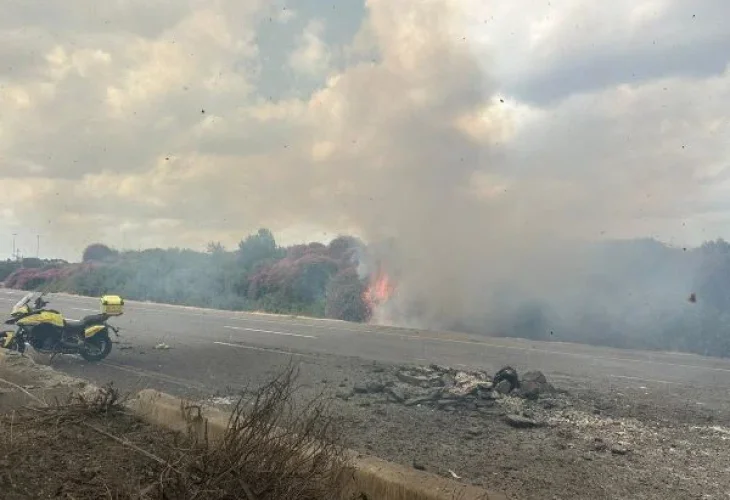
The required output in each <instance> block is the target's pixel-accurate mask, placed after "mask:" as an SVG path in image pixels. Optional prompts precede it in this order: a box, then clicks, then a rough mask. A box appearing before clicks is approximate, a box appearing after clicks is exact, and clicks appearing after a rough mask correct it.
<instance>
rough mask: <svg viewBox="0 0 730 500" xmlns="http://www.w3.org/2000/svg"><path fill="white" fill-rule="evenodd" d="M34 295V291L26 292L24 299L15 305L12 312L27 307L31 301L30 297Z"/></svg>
mask: <svg viewBox="0 0 730 500" xmlns="http://www.w3.org/2000/svg"><path fill="white" fill-rule="evenodd" d="M33 295H35V294H34V293H33V292H29V293H27V294H25V296H24V297H23V298H22V299H20V300H19V301H18V302H17V304H15V305H14V306H13V309H12V312H15V311H17V310H19V309H21V308H23V307H25V306H26V305H28V304H29V303H30V299H32V298H33Z"/></svg>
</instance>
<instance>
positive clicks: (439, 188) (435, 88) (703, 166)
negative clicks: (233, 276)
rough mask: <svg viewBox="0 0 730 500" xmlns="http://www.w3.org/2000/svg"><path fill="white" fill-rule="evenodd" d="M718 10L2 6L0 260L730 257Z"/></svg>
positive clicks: (349, 2) (467, 0) (420, 261)
mask: <svg viewBox="0 0 730 500" xmlns="http://www.w3.org/2000/svg"><path fill="white" fill-rule="evenodd" d="M729 15H730V3H728V2H727V1H726V0H696V1H694V2H687V1H680V0H645V1H642V2H636V1H628V0H614V1H612V2H583V1H578V0H550V1H542V0H540V1H538V0H510V1H508V2H507V1H498V0H396V1H394V0H367V1H363V0H361V1H357V0H340V1H337V2H334V1H332V2H323V1H316V0H298V1H291V2H284V1H278V0H277V1H265V0H246V1H241V0H236V1H234V0H206V1H202V0H189V1H181V0H145V1H142V0H128V1H127V0H113V1H105V2H98V1H92V0H75V1H74V2H62V1H60V0H50V1H49V0H46V1H41V0H4V1H3V2H2V15H0V186H2V188H3V189H2V196H3V199H4V203H3V204H2V206H0V256H3V257H4V256H5V255H7V256H9V255H10V254H11V251H12V240H13V236H12V235H13V234H14V233H15V234H17V239H16V244H17V246H18V247H19V248H20V249H21V251H22V252H23V253H24V254H25V255H26V256H30V255H35V253H36V243H37V235H40V242H41V243H40V255H41V257H62V258H66V259H70V260H78V259H79V257H80V254H81V252H82V250H83V248H84V247H85V246H86V245H88V244H89V243H92V242H97V241H100V242H105V243H107V244H109V245H112V246H115V247H119V248H128V249H137V248H146V247H153V246H160V247H173V246H178V247H190V248H195V249H200V250H203V249H205V246H206V244H207V243H208V242H209V241H221V242H222V243H224V244H225V245H226V246H228V247H229V248H232V247H234V246H235V245H236V243H237V242H238V241H239V240H240V239H241V238H242V237H244V236H245V235H246V234H248V233H250V232H253V231H255V230H256V229H257V228H259V227H262V226H264V227H268V228H270V229H272V230H273V231H274V233H275V234H276V235H277V237H278V239H279V241H281V242H282V243H292V242H296V241H301V240H311V239H327V238H331V237H334V236H336V235H337V234H340V233H349V234H356V235H359V236H361V237H363V238H364V239H366V240H368V241H376V240H381V239H384V238H392V237H396V238H399V239H400V240H402V241H403V242H404V243H403V245H402V248H403V253H402V255H408V256H409V257H408V258H409V259H413V260H414V262H415V264H413V268H414V269H416V268H420V269H424V268H427V267H429V266H431V267H433V265H434V264H433V263H434V262H435V261H437V260H438V261H439V262H443V261H444V260H445V259H446V258H447V257H449V256H453V255H454V254H455V253H457V254H458V255H460V256H461V257H460V258H459V260H463V261H468V262H471V263H475V262H479V259H480V258H482V257H484V256H486V255H487V254H488V257H489V258H490V259H492V258H494V259H498V258H499V259H502V260H501V262H505V261H509V265H511V266H513V267H520V266H522V264H523V263H524V259H525V258H527V254H525V253H519V251H518V253H519V255H520V256H521V257H520V258H517V257H515V258H514V259H511V258H512V257H514V256H515V255H516V254H515V252H516V251H517V250H516V249H521V248H524V247H526V246H533V247H534V246H536V245H539V246H541V247H542V248H544V247H549V248H550V249H552V250H553V251H555V252H557V251H558V250H559V248H561V247H560V245H559V244H557V243H554V242H556V241H568V240H572V239H574V238H580V239H592V238H593V239H600V238H627V237H656V238H659V239H661V240H662V241H666V242H669V243H672V244H677V245H688V244H690V245H694V244H698V243H700V242H702V241H703V240H707V239H714V238H717V237H725V238H728V237H730V225H729V222H730V176H729V174H730V168H729V167H730V140H728V139H729V138H730V66H729V64H730V31H728V30H727V29H726V20H727V19H728V17H729ZM496 242H499V243H496ZM547 242H549V243H547ZM485 248H489V251H488V252H486V251H485ZM424 249H428V250H424ZM485 252H486V253H485ZM510 259H511V260H510ZM508 267H509V266H508ZM442 272H443V276H447V277H454V279H460V280H463V279H467V278H468V273H465V272H464V269H463V268H459V269H457V264H445V265H444V266H443V271H442Z"/></svg>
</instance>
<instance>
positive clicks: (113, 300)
mask: <svg viewBox="0 0 730 500" xmlns="http://www.w3.org/2000/svg"><path fill="white" fill-rule="evenodd" d="M101 312H102V314H108V315H109V316H121V315H122V314H124V299H123V298H121V297H120V296H119V295H104V296H103V297H102V298H101Z"/></svg>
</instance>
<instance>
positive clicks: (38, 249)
mask: <svg viewBox="0 0 730 500" xmlns="http://www.w3.org/2000/svg"><path fill="white" fill-rule="evenodd" d="M35 238H36V239H35V258H36V259H40V257H41V235H40V234H36V235H35Z"/></svg>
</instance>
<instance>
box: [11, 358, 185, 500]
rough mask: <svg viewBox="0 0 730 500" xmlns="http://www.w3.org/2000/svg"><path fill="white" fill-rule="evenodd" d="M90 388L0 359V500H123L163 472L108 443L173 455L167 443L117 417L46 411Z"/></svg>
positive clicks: (168, 438)
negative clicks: (118, 438) (122, 441)
mask: <svg viewBox="0 0 730 500" xmlns="http://www.w3.org/2000/svg"><path fill="white" fill-rule="evenodd" d="M97 390H98V388H96V387H94V386H93V385H90V384H87V383H86V382H84V381H81V380H79V379H73V378H71V377H67V376H65V375H62V374H59V373H57V372H54V371H52V370H50V369H48V368H47V367H43V366H39V365H36V364H34V363H33V362H32V361H30V360H28V359H27V358H22V357H20V356H13V355H5V354H2V355H0V491H1V492H2V494H1V495H0V496H2V498H3V499H8V500H15V499H18V500H20V499H24V500H25V499H30V498H33V499H36V498H37V499H44V498H54V499H58V498H61V499H77V500H81V499H97V498H129V496H128V495H129V492H132V491H137V492H139V491H141V490H142V489H143V488H144V487H145V482H149V481H150V480H153V479H155V478H156V476H158V475H159V474H160V473H161V471H162V470H164V468H163V467H162V466H161V465H160V464H159V463H157V462H155V460H153V459H150V458H149V457H148V456H145V455H144V454H141V453H139V452H137V451H135V450H133V449H132V448H130V447H129V446H125V445H123V444H120V443H118V442H117V441H115V440H114V439H112V438H110V437H109V435H111V436H123V437H124V439H127V440H128V441H129V442H131V443H138V444H143V446H144V449H145V450H148V451H150V452H152V453H153V454H155V455H158V456H162V457H170V456H172V455H173V454H174V452H175V448H174V443H175V438H174V436H173V435H172V434H171V433H165V432H161V431H160V430H159V429H157V428H153V427H151V426H149V425H146V424H144V423H142V422H140V421H139V420H138V419H136V418H134V417H132V416H129V415H125V414H122V413H118V412H115V413H106V414H105V413H101V412H88V413H84V414H83V415H81V414H79V413H78V412H73V411H49V410H47V408H46V404H48V405H51V406H52V407H55V406H57V405H59V404H60V405H63V404H65V403H66V402H67V401H69V399H70V398H71V397H72V396H73V395H74V394H76V395H79V394H80V395H90V394H92V393H94V392H95V391H97Z"/></svg>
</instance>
